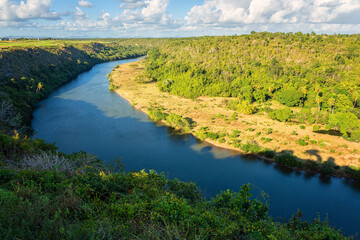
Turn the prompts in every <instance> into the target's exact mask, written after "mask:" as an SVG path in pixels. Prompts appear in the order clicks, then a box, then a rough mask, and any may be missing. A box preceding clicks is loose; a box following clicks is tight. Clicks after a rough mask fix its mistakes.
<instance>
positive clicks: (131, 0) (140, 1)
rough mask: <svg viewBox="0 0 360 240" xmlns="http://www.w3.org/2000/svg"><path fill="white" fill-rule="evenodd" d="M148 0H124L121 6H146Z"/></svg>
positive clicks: (129, 7)
mask: <svg viewBox="0 0 360 240" xmlns="http://www.w3.org/2000/svg"><path fill="white" fill-rule="evenodd" d="M146 5H147V2H146V1H144V0H123V1H122V3H121V4H120V6H119V8H122V9H136V8H143V7H146Z"/></svg>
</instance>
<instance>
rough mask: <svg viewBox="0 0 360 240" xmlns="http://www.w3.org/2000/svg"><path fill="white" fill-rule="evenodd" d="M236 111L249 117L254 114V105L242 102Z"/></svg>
mask: <svg viewBox="0 0 360 240" xmlns="http://www.w3.org/2000/svg"><path fill="white" fill-rule="evenodd" d="M237 109H238V111H239V112H241V113H243V114H246V115H250V114H253V113H255V112H256V110H257V109H256V107H255V106H254V105H252V104H251V102H249V101H242V102H240V103H239V105H238V106H237Z"/></svg>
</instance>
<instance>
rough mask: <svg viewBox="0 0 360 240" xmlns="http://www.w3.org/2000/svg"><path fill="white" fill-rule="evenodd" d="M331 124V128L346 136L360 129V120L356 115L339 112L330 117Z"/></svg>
mask: <svg viewBox="0 0 360 240" xmlns="http://www.w3.org/2000/svg"><path fill="white" fill-rule="evenodd" d="M329 124H330V126H331V127H336V128H337V129H339V131H340V132H341V133H342V134H344V135H347V134H351V132H353V131H355V135H356V131H359V129H360V122H359V119H358V118H357V117H356V115H355V114H353V113H350V112H347V113H344V112H339V113H335V114H332V115H330V118H329Z"/></svg>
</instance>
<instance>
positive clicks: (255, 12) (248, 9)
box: [185, 0, 360, 27]
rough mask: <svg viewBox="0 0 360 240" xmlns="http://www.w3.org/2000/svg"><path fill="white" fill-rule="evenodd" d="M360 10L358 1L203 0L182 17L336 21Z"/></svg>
mask: <svg viewBox="0 0 360 240" xmlns="http://www.w3.org/2000/svg"><path fill="white" fill-rule="evenodd" d="M359 9H360V1H359V0H297V1H288V0H240V1H232V0H205V2H204V4H202V5H198V6H194V7H193V8H192V9H191V10H190V11H189V12H188V13H187V16H186V17H185V21H186V22H187V24H188V26H199V25H214V26H224V27H226V26H227V27H233V25H234V24H235V25H239V24H242V25H244V24H272V23H277V24H286V23H336V22H339V21H341V19H342V16H343V15H347V14H350V13H352V12H354V11H358V10H359Z"/></svg>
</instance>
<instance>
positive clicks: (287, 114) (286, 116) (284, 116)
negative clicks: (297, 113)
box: [276, 108, 292, 122]
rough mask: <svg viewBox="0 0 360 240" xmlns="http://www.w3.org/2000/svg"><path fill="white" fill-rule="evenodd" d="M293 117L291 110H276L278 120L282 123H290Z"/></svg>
mask: <svg viewBox="0 0 360 240" xmlns="http://www.w3.org/2000/svg"><path fill="white" fill-rule="evenodd" d="M291 116H292V110H291V109H290V108H283V109H278V110H276V118H277V119H278V120H279V121H280V122H288V121H290V119H291Z"/></svg>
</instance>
